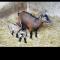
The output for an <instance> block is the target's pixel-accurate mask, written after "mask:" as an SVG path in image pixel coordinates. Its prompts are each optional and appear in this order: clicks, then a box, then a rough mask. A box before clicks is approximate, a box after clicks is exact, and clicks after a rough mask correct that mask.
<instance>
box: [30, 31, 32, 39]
mask: <svg viewBox="0 0 60 60" xmlns="http://www.w3.org/2000/svg"><path fill="white" fill-rule="evenodd" d="M32 34H33V33H32V31H31V32H30V38H31V39H32Z"/></svg>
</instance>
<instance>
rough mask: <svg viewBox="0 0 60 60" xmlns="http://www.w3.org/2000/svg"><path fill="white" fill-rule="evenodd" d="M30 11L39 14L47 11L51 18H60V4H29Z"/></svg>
mask: <svg viewBox="0 0 60 60" xmlns="http://www.w3.org/2000/svg"><path fill="white" fill-rule="evenodd" d="M28 6H29V10H31V11H35V13H39V12H40V11H41V10H43V9H46V10H47V11H48V14H49V15H51V16H60V2H28Z"/></svg>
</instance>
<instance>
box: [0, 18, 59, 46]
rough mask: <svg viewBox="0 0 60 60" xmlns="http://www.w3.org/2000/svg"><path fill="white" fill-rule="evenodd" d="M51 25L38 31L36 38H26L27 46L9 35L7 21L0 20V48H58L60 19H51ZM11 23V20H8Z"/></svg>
mask: <svg viewBox="0 0 60 60" xmlns="http://www.w3.org/2000/svg"><path fill="white" fill-rule="evenodd" d="M51 19H52V22H53V25H51V26H48V27H42V28H41V29H39V31H38V38H35V36H34V34H33V39H30V38H29V33H28V37H27V44H26V43H24V40H23V39H22V41H21V42H19V41H18V39H17V38H16V37H15V36H12V35H11V34H10V31H9V29H8V27H7V24H8V23H7V21H8V20H0V47H60V18H58V17H51ZM10 21H13V20H10Z"/></svg>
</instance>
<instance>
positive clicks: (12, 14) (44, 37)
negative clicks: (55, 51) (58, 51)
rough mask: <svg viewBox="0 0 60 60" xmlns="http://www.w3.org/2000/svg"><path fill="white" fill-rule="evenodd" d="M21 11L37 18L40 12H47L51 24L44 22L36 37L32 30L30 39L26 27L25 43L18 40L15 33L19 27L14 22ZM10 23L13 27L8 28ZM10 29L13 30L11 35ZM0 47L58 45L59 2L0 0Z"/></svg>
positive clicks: (59, 25) (59, 42) (59, 40)
mask: <svg viewBox="0 0 60 60" xmlns="http://www.w3.org/2000/svg"><path fill="white" fill-rule="evenodd" d="M22 11H26V12H29V13H31V14H32V15H33V16H35V17H37V18H38V17H39V16H40V14H41V13H47V15H48V16H49V19H50V20H51V21H52V24H48V23H46V24H45V23H44V24H43V25H42V27H40V28H39V30H38V32H37V35H38V37H37V38H36V37H35V33H34V32H33V37H32V39H30V34H29V31H28V29H27V37H26V39H27V43H24V39H22V40H21V42H19V40H18V38H16V33H17V31H18V30H19V29H20V28H19V27H17V25H16V22H17V21H18V12H19V13H21V12H22ZM26 18H27V17H26ZM44 19H45V18H43V20H44ZM12 25H13V27H15V28H13V27H11V29H9V27H10V26H12ZM8 26H9V27H8ZM11 30H14V32H15V33H14V34H13V35H12V34H11ZM0 47H60V2H0Z"/></svg>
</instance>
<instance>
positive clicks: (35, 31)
mask: <svg viewBox="0 0 60 60" xmlns="http://www.w3.org/2000/svg"><path fill="white" fill-rule="evenodd" d="M35 37H36V38H37V30H35Z"/></svg>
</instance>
